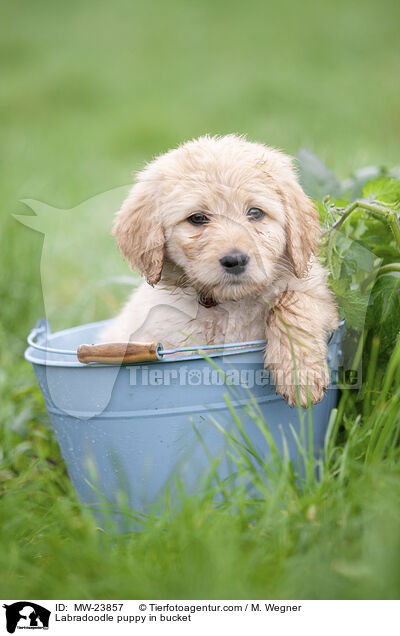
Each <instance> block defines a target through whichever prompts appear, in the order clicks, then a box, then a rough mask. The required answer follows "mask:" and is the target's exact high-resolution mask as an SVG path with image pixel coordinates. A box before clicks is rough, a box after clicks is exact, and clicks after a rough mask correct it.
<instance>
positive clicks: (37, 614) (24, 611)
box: [3, 601, 51, 634]
mask: <svg viewBox="0 0 400 636" xmlns="http://www.w3.org/2000/svg"><path fill="white" fill-rule="evenodd" d="M3 607H4V608H5V610H6V621H7V631H8V633H9V634H13V633H14V632H15V630H16V628H17V627H18V629H48V628H49V618H50V614H51V612H50V610H48V609H46V608H45V607H42V606H41V605H37V603H32V601H18V602H17V603H12V604H11V605H3Z"/></svg>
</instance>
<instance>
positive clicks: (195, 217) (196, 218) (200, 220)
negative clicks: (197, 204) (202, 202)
mask: <svg viewBox="0 0 400 636" xmlns="http://www.w3.org/2000/svg"><path fill="white" fill-rule="evenodd" d="M187 220H188V221H189V223H191V224H192V225H205V224H206V223H209V221H210V219H209V218H208V217H207V216H206V215H205V214H202V213H201V212H196V213H195V214H192V215H191V216H189V217H188V218H187Z"/></svg>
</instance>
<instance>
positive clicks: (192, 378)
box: [188, 369, 201, 386]
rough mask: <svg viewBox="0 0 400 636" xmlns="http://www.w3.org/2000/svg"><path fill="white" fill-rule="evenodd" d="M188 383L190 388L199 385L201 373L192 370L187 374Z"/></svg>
mask: <svg viewBox="0 0 400 636" xmlns="http://www.w3.org/2000/svg"><path fill="white" fill-rule="evenodd" d="M188 382H189V384H190V385H191V386H193V385H194V386H196V385H198V384H201V371H199V370H196V369H193V370H192V371H189V373H188Z"/></svg>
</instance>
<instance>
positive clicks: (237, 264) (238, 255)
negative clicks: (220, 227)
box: [219, 250, 250, 274]
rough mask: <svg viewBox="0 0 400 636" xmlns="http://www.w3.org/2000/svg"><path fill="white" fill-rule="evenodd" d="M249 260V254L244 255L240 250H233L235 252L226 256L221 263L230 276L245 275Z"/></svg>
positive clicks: (220, 260)
mask: <svg viewBox="0 0 400 636" xmlns="http://www.w3.org/2000/svg"><path fill="white" fill-rule="evenodd" d="M249 260H250V259H249V257H248V256H247V254H243V252H239V250H233V252H229V254H225V256H223V257H222V258H220V259H219V262H220V263H221V265H222V267H223V268H224V269H225V270H226V271H227V272H229V274H243V272H244V270H245V269H246V265H247V263H248V262H249Z"/></svg>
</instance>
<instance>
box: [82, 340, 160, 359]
mask: <svg viewBox="0 0 400 636" xmlns="http://www.w3.org/2000/svg"><path fill="white" fill-rule="evenodd" d="M162 350H163V346H162V344H160V343H159V342H150V343H144V342H104V343H103V344H91V345H90V344H81V345H80V346H79V347H78V350H77V352H76V353H77V356H78V360H79V362H84V363H88V362H102V363H105V364H128V363H130V362H146V361H147V360H161V358H162Z"/></svg>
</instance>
